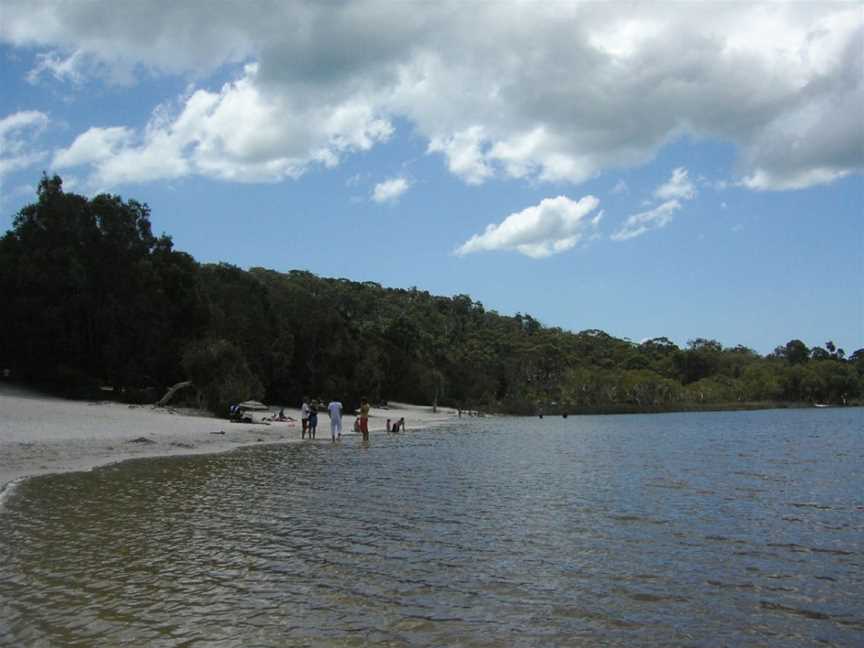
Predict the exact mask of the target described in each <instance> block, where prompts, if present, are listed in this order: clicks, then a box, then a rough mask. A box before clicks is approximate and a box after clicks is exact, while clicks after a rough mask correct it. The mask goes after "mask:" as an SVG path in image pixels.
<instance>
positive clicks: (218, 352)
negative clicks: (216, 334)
mask: <svg viewBox="0 0 864 648" xmlns="http://www.w3.org/2000/svg"><path fill="white" fill-rule="evenodd" d="M183 369H184V370H185V371H186V375H187V376H188V377H189V380H191V381H192V382H193V383H194V384H195V386H196V387H197V388H198V389H199V391H200V392H201V393H202V394H203V395H204V400H205V404H206V407H207V409H208V410H210V411H211V412H213V413H214V414H217V415H223V416H224V415H227V413H228V407H229V405H230V404H232V403H239V402H242V401H245V400H249V399H260V398H262V396H263V394H264V387H263V386H262V385H261V381H260V380H259V379H258V378H257V376H255V375H254V374H253V373H252V371H251V370H250V369H249V365H248V363H247V362H246V358H245V357H243V354H242V353H241V352H240V350H239V349H238V348H237V347H235V346H234V345H233V344H231V343H230V342H229V341H227V340H223V339H208V340H203V341H201V342H195V343H193V344H192V345H190V346H189V347H188V348H187V349H186V351H185V352H184V353H183Z"/></svg>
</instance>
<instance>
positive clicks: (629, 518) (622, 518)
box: [609, 515, 669, 524]
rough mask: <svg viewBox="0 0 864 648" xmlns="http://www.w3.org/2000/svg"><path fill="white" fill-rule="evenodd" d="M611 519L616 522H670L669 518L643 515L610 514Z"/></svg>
mask: <svg viewBox="0 0 864 648" xmlns="http://www.w3.org/2000/svg"><path fill="white" fill-rule="evenodd" d="M609 519H610V520H615V521H616V522H644V523H645V524H669V521H668V520H656V519H654V518H649V517H643V516H641V515H610V516H609Z"/></svg>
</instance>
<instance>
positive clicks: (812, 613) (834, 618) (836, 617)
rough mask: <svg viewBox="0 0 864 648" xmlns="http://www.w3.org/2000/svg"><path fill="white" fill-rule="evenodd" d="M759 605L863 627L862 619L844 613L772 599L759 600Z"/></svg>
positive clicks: (802, 615) (818, 619)
mask: <svg viewBox="0 0 864 648" xmlns="http://www.w3.org/2000/svg"><path fill="white" fill-rule="evenodd" d="M759 607H761V608H762V609H763V610H770V611H772V612H784V613H786V614H792V615H795V616H801V617H804V618H806V619H813V620H814V621H831V622H833V623H837V624H839V625H844V626H849V627H853V628H864V621H862V620H861V619H855V618H852V619H850V618H848V617H846V616H845V615H834V614H828V613H826V612H819V611H818V610H808V609H806V608H798V607H793V606H791V605H783V604H781V603H774V602H772V601H759Z"/></svg>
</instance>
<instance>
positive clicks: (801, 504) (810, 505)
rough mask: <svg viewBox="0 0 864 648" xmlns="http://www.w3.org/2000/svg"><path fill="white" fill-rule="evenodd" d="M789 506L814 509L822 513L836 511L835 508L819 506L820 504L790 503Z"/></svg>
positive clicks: (825, 505) (826, 505)
mask: <svg viewBox="0 0 864 648" xmlns="http://www.w3.org/2000/svg"><path fill="white" fill-rule="evenodd" d="M789 506H794V507H795V508H813V509H818V510H820V511H833V510H834V507H833V506H829V505H828V504H819V503H818V502H789Z"/></svg>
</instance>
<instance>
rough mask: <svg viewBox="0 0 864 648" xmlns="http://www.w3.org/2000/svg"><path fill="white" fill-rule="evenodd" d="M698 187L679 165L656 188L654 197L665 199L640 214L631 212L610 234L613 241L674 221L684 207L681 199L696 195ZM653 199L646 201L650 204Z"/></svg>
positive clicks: (691, 197) (688, 198)
mask: <svg viewBox="0 0 864 648" xmlns="http://www.w3.org/2000/svg"><path fill="white" fill-rule="evenodd" d="M696 194H697V191H696V187H695V186H694V185H693V183H692V182H691V181H690V178H689V176H688V173H687V169H685V168H684V167H678V168H677V169H674V170H673V171H672V176H671V177H670V178H669V180H667V181H666V182H664V183H663V184H662V185H660V186H659V187H657V189H655V190H654V194H653V197H654V198H655V199H657V200H661V201H663V202H662V203H661V204H660V205H658V206H656V207H654V208H653V209H648V210H646V211H643V212H639V213H638V214H631V215H630V216H628V217H627V220H625V221H624V224H623V225H622V226H621V227H620V228H619V229H618V230H617V231H616V232H615V233H614V234H612V235H611V236H610V238H611V239H612V240H613V241H626V240H627V239H631V238H635V237H637V236H641V235H642V234H644V233H645V232H648V231H650V230H653V229H659V228H661V227H666V225H668V224H669V223H671V222H672V219H673V217H674V214H675V212H677V211H679V210H680V209H681V207H682V205H681V201H683V200H692V199H693V198H695V197H696ZM652 202H653V201H645V202H644V203H643V204H645V205H650V204H651V203H652Z"/></svg>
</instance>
